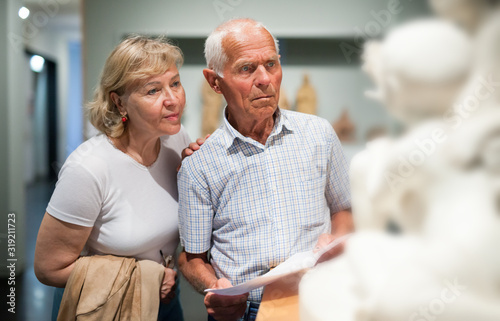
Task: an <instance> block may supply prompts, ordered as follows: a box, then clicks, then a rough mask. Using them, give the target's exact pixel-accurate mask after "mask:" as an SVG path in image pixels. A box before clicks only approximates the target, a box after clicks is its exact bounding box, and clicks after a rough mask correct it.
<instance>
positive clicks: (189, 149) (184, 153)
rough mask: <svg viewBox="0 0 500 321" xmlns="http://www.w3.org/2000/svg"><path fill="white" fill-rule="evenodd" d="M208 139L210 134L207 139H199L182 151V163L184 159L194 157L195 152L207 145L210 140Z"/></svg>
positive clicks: (178, 168)
mask: <svg viewBox="0 0 500 321" xmlns="http://www.w3.org/2000/svg"><path fill="white" fill-rule="evenodd" d="M208 137H210V134H208V135H207V136H205V138H201V137H200V138H198V139H197V140H196V141H195V142H192V143H191V144H189V146H188V147H186V148H184V149H183V150H182V153H181V161H182V160H184V158H186V157H189V156H191V155H193V153H194V152H195V151H197V150H198V149H200V147H201V145H203V144H204V143H205V141H206V140H207V139H208ZM181 165H182V164H181ZM181 165H179V166H178V167H177V171H179V170H180V169H181Z"/></svg>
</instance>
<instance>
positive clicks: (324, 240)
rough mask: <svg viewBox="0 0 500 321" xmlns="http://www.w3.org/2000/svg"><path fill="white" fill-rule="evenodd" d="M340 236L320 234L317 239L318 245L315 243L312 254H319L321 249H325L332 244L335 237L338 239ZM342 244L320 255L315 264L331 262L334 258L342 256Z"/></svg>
mask: <svg viewBox="0 0 500 321" xmlns="http://www.w3.org/2000/svg"><path fill="white" fill-rule="evenodd" d="M340 236H342V235H332V234H321V235H320V236H319V238H318V243H316V246H315V247H314V250H313V252H314V253H317V252H319V251H320V250H321V249H322V248H324V247H326V246H327V245H328V244H330V243H332V242H333V241H335V240H336V239H337V237H340ZM344 242H345V241H344ZM344 242H342V243H340V244H339V245H337V246H335V247H334V248H333V249H331V250H330V251H328V252H325V253H324V254H323V255H321V257H320V258H319V259H318V262H317V263H316V264H318V263H322V262H325V261H328V260H331V259H333V258H334V257H337V256H339V255H340V254H342V252H343V251H344Z"/></svg>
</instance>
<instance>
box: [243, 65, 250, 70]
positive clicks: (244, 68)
mask: <svg viewBox="0 0 500 321" xmlns="http://www.w3.org/2000/svg"><path fill="white" fill-rule="evenodd" d="M241 70H242V71H249V70H250V67H249V66H243V68H241Z"/></svg>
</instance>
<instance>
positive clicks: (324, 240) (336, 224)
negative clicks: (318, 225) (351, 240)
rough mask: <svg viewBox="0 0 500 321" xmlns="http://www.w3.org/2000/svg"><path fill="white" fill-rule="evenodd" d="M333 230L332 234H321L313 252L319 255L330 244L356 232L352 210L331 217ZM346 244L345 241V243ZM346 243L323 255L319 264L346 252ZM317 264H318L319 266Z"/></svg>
mask: <svg viewBox="0 0 500 321" xmlns="http://www.w3.org/2000/svg"><path fill="white" fill-rule="evenodd" d="M331 221H332V222H331V223H332V230H331V234H321V235H320V236H319V238H318V243H316V246H315V247H314V250H313V252H314V253H317V252H319V251H320V250H321V249H322V248H324V247H326V246H327V245H328V244H330V243H332V242H333V241H335V240H336V239H337V238H339V237H341V236H344V235H346V234H349V233H352V232H353V231H354V223H353V221H352V214H351V210H350V209H348V210H343V211H340V212H337V213H334V214H332V215H331ZM344 242H345V241H344ZM344 242H342V243H341V244H339V245H337V246H335V247H334V248H333V249H331V250H330V251H328V252H326V253H324V254H323V255H321V257H320V258H319V259H318V262H317V263H321V262H325V261H328V260H331V259H333V258H334V257H337V256H339V255H340V254H342V252H344ZM317 263H316V264H317Z"/></svg>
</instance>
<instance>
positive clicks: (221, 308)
mask: <svg viewBox="0 0 500 321" xmlns="http://www.w3.org/2000/svg"><path fill="white" fill-rule="evenodd" d="M232 286H233V285H232V284H231V282H229V280H228V279H224V278H222V279H218V280H217V282H216V283H215V285H214V286H213V287H212V288H216V289H225V288H230V287H232ZM247 299H248V293H245V294H241V295H235V296H226V295H218V294H214V293H210V292H208V293H207V294H206V295H205V300H204V303H205V306H206V307H207V312H208V314H210V315H211V316H212V317H213V318H214V319H215V320H217V321H235V320H238V319H239V318H241V317H242V316H243V314H244V313H245V310H246V308H247Z"/></svg>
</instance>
